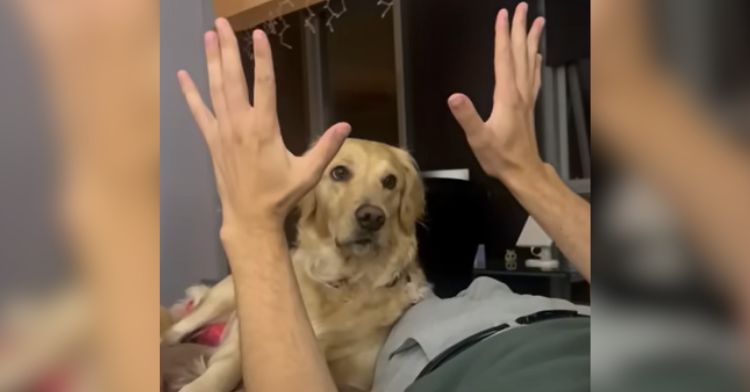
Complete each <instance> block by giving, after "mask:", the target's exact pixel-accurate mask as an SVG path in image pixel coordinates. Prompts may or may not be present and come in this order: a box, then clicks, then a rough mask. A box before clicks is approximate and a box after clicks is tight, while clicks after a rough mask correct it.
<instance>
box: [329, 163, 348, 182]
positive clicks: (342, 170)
mask: <svg viewBox="0 0 750 392" xmlns="http://www.w3.org/2000/svg"><path fill="white" fill-rule="evenodd" d="M351 177H352V173H351V172H350V171H349V169H347V168H346V166H336V167H334V168H333V169H332V170H331V178H332V179H333V180H334V181H347V180H348V179H349V178H351Z"/></svg>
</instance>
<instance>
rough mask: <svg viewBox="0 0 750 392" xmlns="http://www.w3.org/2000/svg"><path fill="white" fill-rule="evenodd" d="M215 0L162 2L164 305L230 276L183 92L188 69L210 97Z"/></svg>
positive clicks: (209, 177)
mask: <svg viewBox="0 0 750 392" xmlns="http://www.w3.org/2000/svg"><path fill="white" fill-rule="evenodd" d="M210 1H211V0H162V1H161V303H162V304H165V305H168V304H171V303H172V302H174V301H175V300H176V299H178V298H180V297H181V296H182V294H183V291H184V289H185V288H186V287H187V286H189V285H191V284H195V283H197V282H199V281H200V280H202V279H217V278H220V277H222V276H223V275H225V274H226V273H227V267H226V264H225V263H224V261H223V260H224V258H223V253H222V249H221V246H220V242H219V238H218V233H219V224H220V220H219V218H220V214H219V211H218V208H219V204H218V198H217V197H218V196H217V195H216V191H215V185H214V180H213V174H212V169H211V164H210V158H209V156H208V151H207V150H206V147H205V145H204V143H203V139H202V137H201V136H200V131H199V130H198V129H197V127H196V125H195V123H194V122H193V119H192V116H191V115H190V112H189V111H188V109H187V106H186V105H185V102H184V100H183V98H182V94H181V93H180V89H179V87H178V85H177V79H176V76H175V74H176V73H177V70H179V69H186V70H187V71H188V72H190V74H191V75H192V76H193V78H194V79H195V81H196V83H197V84H198V86H199V88H200V89H201V90H202V91H203V92H206V91H207V90H206V87H207V78H206V70H205V67H206V66H205V57H204V55H203V33H204V32H205V31H206V30H208V29H210V28H211V26H212V24H213V13H212V8H211V6H210V5H209V4H210Z"/></svg>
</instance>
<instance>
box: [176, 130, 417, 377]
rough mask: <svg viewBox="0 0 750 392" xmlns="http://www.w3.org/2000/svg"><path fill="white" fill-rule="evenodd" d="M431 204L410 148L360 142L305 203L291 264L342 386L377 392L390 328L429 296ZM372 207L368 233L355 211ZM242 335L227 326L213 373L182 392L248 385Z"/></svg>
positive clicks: (206, 313) (209, 303) (221, 297)
mask: <svg viewBox="0 0 750 392" xmlns="http://www.w3.org/2000/svg"><path fill="white" fill-rule="evenodd" d="M341 166H343V167H345V168H346V169H347V170H348V173H349V176H348V178H347V179H346V180H344V181H342V180H337V179H336V178H334V177H335V176H333V175H332V174H331V172H332V171H333V170H334V169H335V168H337V167H341ZM389 175H391V176H395V178H396V181H395V185H393V186H392V187H387V186H385V185H384V184H385V182H384V179H385V178H386V177H387V176H389ZM424 203H425V202H424V189H423V186H422V182H421V180H420V176H419V173H418V171H417V168H416V166H415V164H414V162H413V160H412V158H411V157H410V156H409V154H408V153H407V152H405V151H403V150H400V149H397V148H394V147H390V146H388V145H385V144H382V143H377V142H371V141H364V140H358V139H348V140H347V141H346V142H345V143H344V145H343V147H342V148H341V150H340V151H339V153H338V154H337V155H336V157H335V158H334V160H333V161H332V162H331V164H330V165H329V166H328V168H327V171H326V172H325V173H324V175H323V178H322V179H321V181H320V182H319V183H318V185H317V186H316V187H315V188H314V189H313V190H312V191H311V192H310V193H309V194H308V195H306V196H305V197H304V198H303V200H302V201H301V203H300V218H299V222H298V225H297V228H298V242H297V246H296V248H295V249H293V250H292V252H291V259H292V263H293V266H294V270H295V273H296V276H297V281H298V283H299V285H300V289H301V292H302V298H303V300H304V304H305V307H306V310H307V313H308V315H309V317H310V321H311V323H312V326H313V329H314V331H315V334H316V337H317V339H318V342H319V345H320V348H321V350H322V352H323V353H324V355H325V357H326V359H327V360H328V362H329V367H330V369H331V372H332V375H333V377H334V380H335V381H336V383H337V385H339V387H341V388H349V389H352V388H353V389H357V390H362V391H367V390H369V389H370V388H371V385H372V377H373V374H374V370H375V369H374V368H375V360H376V357H377V354H378V352H379V350H380V347H381V346H382V344H383V342H384V340H385V338H386V337H387V336H388V333H389V331H390V328H391V326H392V325H393V324H394V323H395V322H396V321H397V320H398V318H399V317H401V315H402V314H403V313H404V311H405V310H406V309H407V308H408V307H409V306H411V305H412V304H413V303H415V302H417V301H419V300H420V299H421V298H422V297H423V296H424V294H425V293H426V292H427V290H429V289H428V286H427V282H426V280H425V277H424V274H423V273H422V271H421V269H420V267H419V265H418V263H417V239H416V233H415V230H416V227H415V226H416V224H417V221H418V220H419V219H420V218H421V216H422V214H423V212H424ZM363 205H369V206H373V207H376V208H379V209H380V211H382V212H383V214H384V218H385V219H384V223H383V225H382V227H380V228H379V229H378V230H376V231H374V232H373V231H367V230H363V229H362V228H361V227H359V225H358V223H357V219H356V218H355V214H356V211H357V209H358V208H360V207H361V206H363ZM233 296H234V290H233V283H232V279H231V276H230V277H227V278H226V279H225V280H224V281H222V282H220V283H219V284H218V285H216V286H215V287H214V288H212V289H211V290H210V291H209V292H208V293H206V295H205V297H204V298H203V299H202V300H201V301H200V303H199V304H198V306H197V308H196V309H195V311H194V312H193V313H191V314H190V315H188V316H186V317H185V318H184V319H182V320H180V321H178V322H177V323H176V324H175V325H173V326H172V327H171V328H170V329H169V330H168V331H167V332H166V333H165V334H164V335H163V339H162V341H163V342H164V343H167V344H169V343H176V342H178V341H179V340H181V339H182V338H183V337H185V336H186V335H187V334H189V333H190V332H192V331H194V330H195V329H197V328H199V327H200V326H201V325H205V324H206V323H208V322H210V321H212V320H216V319H218V318H220V317H226V315H227V314H228V313H230V312H232V311H233V310H234V297H233ZM231 323H232V324H236V321H232V322H231ZM236 329H237V328H236V325H231V326H230V328H228V330H229V331H230V332H229V335H228V336H227V337H226V338H225V340H224V342H223V343H222V346H220V347H219V348H218V349H217V351H216V352H215V353H214V354H213V356H212V358H211V359H210V360H209V364H208V368H207V369H206V372H205V373H204V374H203V375H201V376H200V377H198V379H196V380H195V381H194V382H193V383H191V384H189V385H187V386H185V387H184V388H183V391H204V390H205V391H211V392H224V391H231V390H232V387H233V386H234V385H236V383H238V382H239V381H240V379H241V375H240V364H239V345H238V342H237V339H238V338H239V337H238V336H237V335H238V334H237V331H236Z"/></svg>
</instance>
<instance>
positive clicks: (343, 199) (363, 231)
mask: <svg viewBox="0 0 750 392" xmlns="http://www.w3.org/2000/svg"><path fill="white" fill-rule="evenodd" d="M424 206H425V201H424V188H423V186H422V181H421V179H420V176H419V173H418V171H417V167H416V164H415V162H414V160H413V159H412V158H411V156H410V155H409V153H407V152H406V151H404V150H401V149H398V148H395V147H391V146H388V145H386V144H382V143H378V142H372V141H365V140H359V139H347V140H346V142H345V143H344V145H343V146H342V147H341V150H340V151H339V152H338V154H337V155H336V157H335V158H334V159H333V161H332V162H331V163H330V164H329V165H328V168H327V169H326V171H325V173H324V175H323V178H322V179H321V181H320V183H318V185H317V186H316V187H315V188H314V189H313V190H312V191H311V192H310V193H309V194H308V195H306V196H305V198H304V199H303V200H302V202H301V204H300V222H299V225H298V228H299V231H300V234H302V233H303V231H305V230H311V231H313V232H314V233H315V235H316V237H317V238H319V239H323V240H328V241H326V242H331V241H332V243H333V244H335V246H336V247H337V249H338V251H339V252H340V253H341V254H343V255H345V256H346V257H355V258H368V257H375V256H377V255H379V254H382V253H384V252H389V251H390V250H392V249H393V248H395V247H398V245H399V244H398V242H399V241H402V240H403V239H410V240H414V238H415V226H416V224H417V221H418V220H419V219H420V218H421V217H422V214H423V213H424Z"/></svg>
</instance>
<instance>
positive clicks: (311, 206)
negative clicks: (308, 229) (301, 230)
mask: <svg viewBox="0 0 750 392" xmlns="http://www.w3.org/2000/svg"><path fill="white" fill-rule="evenodd" d="M317 208H318V201H317V199H316V197H315V189H312V190H310V192H307V194H306V195H305V196H304V197H303V198H302V200H300V201H299V204H298V205H297V210H298V211H299V221H298V222H299V223H305V222H308V221H309V220H312V219H315V211H316V210H317Z"/></svg>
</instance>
